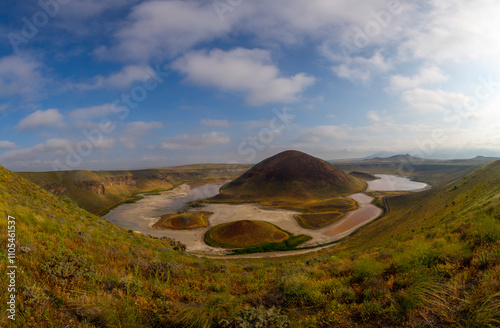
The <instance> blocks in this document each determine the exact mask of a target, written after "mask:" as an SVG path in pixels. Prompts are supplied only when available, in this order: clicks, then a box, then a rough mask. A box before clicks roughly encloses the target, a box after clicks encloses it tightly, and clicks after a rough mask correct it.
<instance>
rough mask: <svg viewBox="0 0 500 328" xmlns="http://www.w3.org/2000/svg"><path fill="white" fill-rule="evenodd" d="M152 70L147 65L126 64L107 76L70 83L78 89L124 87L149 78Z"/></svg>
mask: <svg viewBox="0 0 500 328" xmlns="http://www.w3.org/2000/svg"><path fill="white" fill-rule="evenodd" d="M153 72H154V70H153V69H152V68H151V67H149V66H142V65H127V66H124V67H123V68H122V69H121V70H120V71H119V72H117V73H114V74H110V75H109V76H101V75H99V76H96V77H94V78H93V79H92V80H91V81H90V82H84V83H75V84H72V87H73V88H76V89H80V90H95V89H100V88H108V89H112V88H117V89H125V88H128V87H130V86H131V85H132V84H133V83H134V82H138V81H140V82H143V81H144V80H145V79H146V80H147V79H150V78H151V77H153V76H152V74H154V73H153Z"/></svg>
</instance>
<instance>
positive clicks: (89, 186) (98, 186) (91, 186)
mask: <svg viewBox="0 0 500 328" xmlns="http://www.w3.org/2000/svg"><path fill="white" fill-rule="evenodd" d="M76 186H77V187H79V188H82V189H83V190H87V191H91V192H94V193H96V194H98V195H104V192H105V191H106V189H105V188H104V185H103V184H102V182H99V181H95V180H87V181H80V182H77V183H76Z"/></svg>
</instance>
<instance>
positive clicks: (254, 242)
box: [205, 220, 290, 248]
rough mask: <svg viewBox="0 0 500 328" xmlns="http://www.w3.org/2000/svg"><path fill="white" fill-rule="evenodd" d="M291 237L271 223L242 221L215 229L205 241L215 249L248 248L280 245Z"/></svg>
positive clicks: (210, 231)
mask: <svg viewBox="0 0 500 328" xmlns="http://www.w3.org/2000/svg"><path fill="white" fill-rule="evenodd" d="M289 237H290V234H289V233H287V232H285V231H284V230H281V229H280V228H278V227H276V226H275V225H273V224H271V223H269V222H264V221H251V220H241V221H233V222H227V223H223V224H220V225H218V226H216V227H213V228H212V229H210V230H209V231H207V233H206V234H205V241H206V243H207V244H209V245H210V246H214V247H225V248H248V247H253V246H259V245H262V244H265V243H279V242H282V241H285V240H287V239H288V238H289Z"/></svg>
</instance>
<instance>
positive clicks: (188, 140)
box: [160, 132, 231, 150]
mask: <svg viewBox="0 0 500 328" xmlns="http://www.w3.org/2000/svg"><path fill="white" fill-rule="evenodd" d="M230 141H231V139H230V138H229V136H227V135H225V134H223V133H219V132H211V133H205V134H194V135H189V134H181V135H178V136H175V137H171V138H164V139H163V143H162V145H161V146H160V148H161V149H164V150H180V149H183V150H196V149H203V148H207V147H211V146H217V145H223V144H227V143H229V142H230Z"/></svg>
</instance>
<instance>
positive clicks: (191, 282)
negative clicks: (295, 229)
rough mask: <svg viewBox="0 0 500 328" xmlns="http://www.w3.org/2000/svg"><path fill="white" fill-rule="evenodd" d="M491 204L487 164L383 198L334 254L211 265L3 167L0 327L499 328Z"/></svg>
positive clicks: (499, 208) (496, 204) (497, 189)
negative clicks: (382, 206)
mask: <svg viewBox="0 0 500 328" xmlns="http://www.w3.org/2000/svg"><path fill="white" fill-rule="evenodd" d="M499 197H500V162H495V163H492V164H490V165H488V166H486V167H484V168H481V169H479V170H477V171H475V172H473V173H471V174H469V175H467V176H466V177H465V178H460V179H459V180H456V181H454V182H452V183H450V184H448V185H446V186H443V187H441V188H435V189H433V190H430V191H427V192H422V193H417V194H411V195H409V196H404V197H397V198H391V199H388V200H387V203H388V204H389V206H390V212H389V214H388V216H387V217H384V218H382V219H380V220H378V221H377V222H375V223H373V224H370V225H369V226H367V227H366V228H365V229H363V230H362V231H361V232H360V233H359V234H357V235H355V236H354V237H352V238H351V239H349V240H347V241H345V242H343V243H342V244H341V245H339V246H336V247H333V248H330V249H326V250H323V251H321V252H315V253H311V254H308V255H302V256H295V257H286V258H265V259H255V260H252V259H234V260H227V259H222V260H211V259H206V258H196V257H194V256H190V255H188V254H184V253H182V252H179V251H174V250H173V248H174V247H173V246H171V244H170V241H169V240H159V239H152V238H146V237H143V236H140V235H136V234H133V233H131V232H128V231H125V230H123V229H120V228H118V227H116V226H114V225H112V224H110V223H108V222H106V221H104V220H102V219H100V218H98V217H96V216H94V215H92V214H89V213H88V212H86V211H84V210H81V209H79V208H78V207H76V206H75V205H74V204H72V203H70V202H69V203H68V202H65V201H64V200H63V199H62V198H61V197H58V196H54V195H52V194H50V193H47V192H46V191H44V190H43V189H41V188H39V187H38V186H36V185H34V184H32V183H30V182H28V181H26V180H24V179H22V178H20V177H19V176H18V175H16V174H14V173H11V172H9V171H8V170H5V169H3V168H0V210H1V211H2V212H3V213H4V215H11V216H14V217H16V222H17V223H16V239H17V247H16V255H17V258H16V261H17V262H16V264H17V266H18V269H17V273H18V274H17V278H16V279H17V280H16V289H17V291H16V295H17V296H16V300H17V317H16V323H15V325H13V324H12V323H11V322H10V321H9V320H8V319H7V316H6V315H5V311H2V312H3V313H4V315H2V316H1V317H0V326H2V327H10V326H12V327H14V326H17V327H134V328H136V327H246V326H252V325H253V326H255V325H256V323H259V322H260V323H262V326H265V327H288V326H289V327H301V328H302V327H497V326H498V325H499V324H500V308H499V307H500V306H499V304H500V251H499V249H500V199H499ZM6 222H7V220H5V219H4V220H3V221H2V228H5V226H6ZM1 231H4V232H5V229H2V230H1ZM6 239H7V238H6V235H5V233H2V235H0V244H2V245H6V244H7V240H6ZM177 248H178V247H177ZM0 253H1V255H2V258H4V259H5V258H6V249H5V246H2V248H0ZM0 284H2V286H7V285H8V283H7V276H6V275H5V274H2V275H1V278H0ZM7 297H8V295H7V290H6V288H4V287H2V288H1V289H0V298H1V299H2V300H6V299H7ZM4 304H5V303H4ZM263 322H265V324H263Z"/></svg>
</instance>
